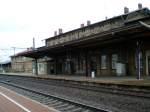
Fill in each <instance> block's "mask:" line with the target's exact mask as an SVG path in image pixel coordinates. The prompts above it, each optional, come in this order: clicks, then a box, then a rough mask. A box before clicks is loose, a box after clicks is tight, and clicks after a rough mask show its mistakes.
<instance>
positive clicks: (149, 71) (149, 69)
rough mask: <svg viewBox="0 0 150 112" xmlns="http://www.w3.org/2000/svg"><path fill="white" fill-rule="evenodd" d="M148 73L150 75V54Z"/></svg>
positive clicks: (149, 57)
mask: <svg viewBox="0 0 150 112" xmlns="http://www.w3.org/2000/svg"><path fill="white" fill-rule="evenodd" d="M148 75H150V56H148Z"/></svg>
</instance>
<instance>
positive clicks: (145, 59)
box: [21, 7, 150, 76]
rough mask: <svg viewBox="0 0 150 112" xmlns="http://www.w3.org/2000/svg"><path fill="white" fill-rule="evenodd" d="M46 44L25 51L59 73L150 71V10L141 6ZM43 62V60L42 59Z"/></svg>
mask: <svg viewBox="0 0 150 112" xmlns="http://www.w3.org/2000/svg"><path fill="white" fill-rule="evenodd" d="M45 42H46V45H45V46H44V47H42V48H38V49H35V50H33V51H30V52H26V53H24V54H21V56H26V57H30V58H33V59H34V62H35V66H34V67H33V68H34V69H35V70H36V73H38V72H40V71H39V69H40V68H38V66H37V64H38V63H39V59H40V60H44V63H45V64H44V66H46V67H45V68H46V69H43V72H44V73H46V74H55V75H57V74H58V75H61V74H66V75H80V76H91V74H92V73H94V75H95V76H120V75H136V74H138V73H140V74H141V75H143V76H145V75H150V10H149V9H148V8H140V7H139V9H138V10H136V11H133V12H129V11H128V9H125V13H124V14H123V15H120V16H116V17H113V18H110V19H106V20H104V21H101V22H98V23H94V24H91V23H90V21H88V22H87V25H86V26H84V25H83V24H82V25H81V28H78V29H75V30H72V31H68V32H65V33H63V32H62V29H59V34H57V33H56V32H55V35H54V36H53V37H50V38H48V39H46V40H45ZM41 62H42V61H41Z"/></svg>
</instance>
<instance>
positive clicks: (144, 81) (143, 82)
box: [5, 73, 150, 87]
mask: <svg viewBox="0 0 150 112" xmlns="http://www.w3.org/2000/svg"><path fill="white" fill-rule="evenodd" d="M5 74H8V75H20V76H29V77H30V76H32V77H41V78H50V79H62V80H68V81H71V80H73V81H85V82H93V83H103V84H119V85H132V86H148V87H150V76H144V77H141V79H140V80H139V79H136V76H121V77H118V76H113V77H112V76H108V77H95V78H91V77H85V76H73V75H47V74H43V75H38V76H36V75H34V74H31V73H5Z"/></svg>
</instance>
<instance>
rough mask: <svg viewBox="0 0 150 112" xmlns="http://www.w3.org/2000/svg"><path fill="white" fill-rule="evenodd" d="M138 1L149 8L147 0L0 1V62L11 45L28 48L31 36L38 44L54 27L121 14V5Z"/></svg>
mask: <svg viewBox="0 0 150 112" xmlns="http://www.w3.org/2000/svg"><path fill="white" fill-rule="evenodd" d="M138 3H142V4H143V7H150V0H0V39H1V40H0V42H1V43H0V61H4V60H6V59H8V57H9V56H10V55H13V48H12V47H18V48H27V47H31V46H32V40H33V37H34V38H35V44H36V47H40V46H42V45H44V41H42V40H43V39H45V38H49V37H52V36H53V35H54V31H56V30H58V28H62V29H63V32H66V31H69V30H73V29H76V28H79V27H80V24H81V23H85V24H86V21H87V20H90V21H91V23H95V22H99V21H102V20H104V19H105V17H106V16H107V17H108V18H111V17H114V16H118V15H121V14H123V9H124V7H125V6H127V7H128V8H129V10H130V11H133V10H136V9H137V6H138ZM21 50H23V49H21ZM18 51H19V49H16V52H18Z"/></svg>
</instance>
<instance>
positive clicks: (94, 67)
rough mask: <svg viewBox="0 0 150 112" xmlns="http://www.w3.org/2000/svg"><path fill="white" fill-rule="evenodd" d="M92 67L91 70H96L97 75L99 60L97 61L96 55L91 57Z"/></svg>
mask: <svg viewBox="0 0 150 112" xmlns="http://www.w3.org/2000/svg"><path fill="white" fill-rule="evenodd" d="M90 68H91V72H94V73H95V75H96V73H97V61H96V57H91V60H90Z"/></svg>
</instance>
